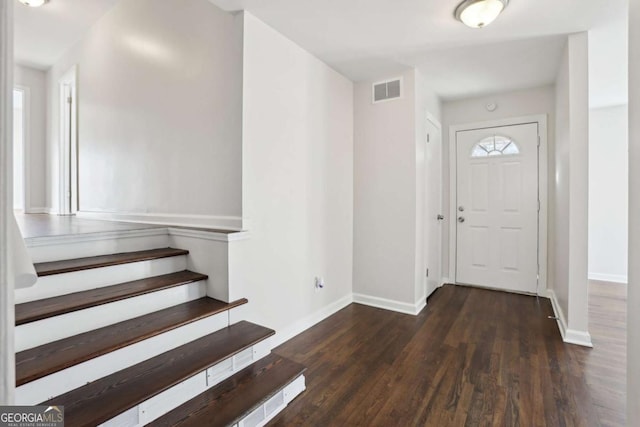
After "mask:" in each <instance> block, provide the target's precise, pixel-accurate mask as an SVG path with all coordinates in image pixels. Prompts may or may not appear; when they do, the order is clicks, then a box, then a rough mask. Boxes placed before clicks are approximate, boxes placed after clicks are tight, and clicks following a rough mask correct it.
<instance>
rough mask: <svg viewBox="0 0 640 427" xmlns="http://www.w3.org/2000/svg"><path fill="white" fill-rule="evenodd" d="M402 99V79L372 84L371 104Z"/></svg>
mask: <svg viewBox="0 0 640 427" xmlns="http://www.w3.org/2000/svg"><path fill="white" fill-rule="evenodd" d="M401 97H402V79H401V78H398V79H393V80H387V81H384V82H378V83H374V84H373V103H374V104H375V103H377V102H382V101H390V100H392V99H398V98H401Z"/></svg>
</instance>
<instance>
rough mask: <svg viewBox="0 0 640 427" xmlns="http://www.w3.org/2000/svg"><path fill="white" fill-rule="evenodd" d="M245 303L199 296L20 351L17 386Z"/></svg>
mask: <svg viewBox="0 0 640 427" xmlns="http://www.w3.org/2000/svg"><path fill="white" fill-rule="evenodd" d="M246 302H247V300H246V299H241V300H238V301H234V302H231V303H225V302H222V301H218V300H215V299H213V298H200V299H198V300H195V301H190V302H187V303H184V304H179V305H176V306H173V307H169V308H166V309H164V310H160V311H156V312H154V313H150V314H147V315H144V316H140V317H136V318H134V319H131V320H126V321H124V322H120V323H116V324H114V325H109V326H106V327H104V328H100V329H96V330H93V331H89V332H85V333H83V334H79V335H75V336H72V337H69V338H65V339H62V340H59V341H54V342H51V343H48V344H44V345H41V346H39V347H35V348H32V349H29V350H25V351H21V352H19V353H17V354H16V386H20V385H23V384H26V383H28V382H30V381H34V380H36V379H38V378H42V377H44V376H46V375H49V374H52V373H54V372H58V371H61V370H63V369H66V368H68V367H70V366H74V365H77V364H79V363H82V362H85V361H87V360H90V359H93V358H95V357H99V356H102V355H104V354H107V353H109V352H112V351H115V350H118V349H120V348H123V347H126V346H128V345H131V344H134V343H137V342H140V341H143V340H145V339H147V338H151V337H153V336H156V335H159V334H162V333H164V332H167V331H170V330H172V329H175V328H178V327H180V326H183V325H186V324H188V323H191V322H195V321H197V320H200V319H203V318H205V317H208V316H213V315H215V314H217V313H221V312H223V311H226V310H230V309H232V308H234V307H237V306H239V305H241V304H245V303H246Z"/></svg>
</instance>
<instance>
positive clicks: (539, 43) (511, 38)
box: [210, 0, 628, 99]
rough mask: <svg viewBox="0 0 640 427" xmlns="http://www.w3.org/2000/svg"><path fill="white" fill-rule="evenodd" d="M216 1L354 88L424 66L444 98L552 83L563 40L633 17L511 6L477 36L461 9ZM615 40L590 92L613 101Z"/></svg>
mask: <svg viewBox="0 0 640 427" xmlns="http://www.w3.org/2000/svg"><path fill="white" fill-rule="evenodd" d="M210 1H211V2H212V3H214V4H216V5H217V6H219V7H221V8H222V9H224V10H227V11H237V10H241V9H245V10H248V11H249V12H251V13H252V14H254V15H255V16H257V17H258V18H260V19H261V20H262V21H264V22H266V23H267V24H269V25H271V26H272V27H274V28H275V29H276V30H278V31H280V32H281V33H283V34H284V35H285V36H287V37H289V38H290V39H291V40H293V41H295V42H296V43H298V44H299V45H300V46H302V47H303V48H305V49H306V50H308V51H310V52H311V53H313V54H315V55H316V56H318V57H319V58H320V59H322V60H324V61H325V62H327V63H328V64H329V65H331V66H332V67H333V68H335V69H336V70H338V71H339V72H341V73H343V74H344V75H346V76H348V77H349V78H351V79H352V80H355V81H361V80H372V79H377V78H380V77H382V76H385V75H388V74H392V73H395V72H398V71H399V70H402V69H405V68H406V67H407V66H417V67H419V68H420V70H422V71H423V72H424V73H426V74H428V75H429V77H430V78H431V79H432V82H433V86H434V88H435V89H436V91H437V92H438V93H439V94H440V95H441V96H442V97H443V98H444V99H455V98H459V97H462V96H468V95H470V94H482V93H488V92H492V91H493V92H495V91H504V90H510V89H518V88H526V87H533V86H537V85H543V84H550V83H553V81H554V80H555V73H556V71H557V68H558V63H559V59H560V57H561V55H560V53H561V51H562V48H563V43H564V42H563V38H561V37H559V36H558V35H566V34H570V33H573V32H579V31H585V30H589V29H591V28H594V27H598V28H601V27H602V28H609V30H610V31H609V32H612V31H611V29H614V30H615V29H619V28H620V26H621V25H622V24H623V23H624V21H625V19H626V10H627V8H628V0H511V2H510V4H509V6H508V7H507V9H506V10H505V11H504V13H503V14H502V15H501V16H500V17H499V18H498V20H497V21H495V23H493V24H492V25H491V26H489V27H487V28H484V29H481V30H476V29H470V28H467V27H465V26H464V25H462V24H461V23H460V22H458V21H456V20H455V19H454V18H453V11H454V10H455V8H456V6H457V4H458V3H459V2H460V0H269V1H265V0H210ZM617 33H618V34H617V36H618V37H615V35H613V34H610V35H609V36H603V37H602V39H603V40H604V41H603V42H601V45H603V46H605V45H607V44H610V43H615V44H616V48H614V49H606V48H605V49H600V51H598V50H597V49H596V51H594V53H597V55H595V56H594V57H596V56H597V58H596V60H597V61H599V60H600V59H599V56H600V55H602V54H606V55H608V56H607V59H606V63H607V65H604V64H602V67H601V68H603V70H602V71H601V72H597V73H595V74H594V76H593V77H594V79H593V80H592V81H593V82H594V84H593V86H594V87H596V88H600V89H601V90H600V91H601V92H610V94H609V95H604V94H602V95H598V96H597V97H596V98H612V99H613V98H620V96H621V93H622V92H626V86H625V87H624V88H623V87H622V86H624V85H623V84H621V83H620V82H621V79H620V74H621V73H620V68H621V67H623V66H626V51H625V48H624V47H623V46H622V45H621V44H620V43H621V42H620V40H619V39H620V37H619V36H620V31H619V30H618V31H617ZM623 64H625V65H623ZM599 79H603V81H604V80H606V81H608V82H609V84H606V85H603V83H602V82H600V81H599ZM611 82H618V84H614V83H611ZM603 88H604V89H603ZM596 91H597V90H596ZM614 93H616V94H614Z"/></svg>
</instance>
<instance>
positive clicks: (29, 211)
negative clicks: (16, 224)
mask: <svg viewBox="0 0 640 427" xmlns="http://www.w3.org/2000/svg"><path fill="white" fill-rule="evenodd" d="M51 210H52V209H51V208H28V209H27V210H26V211H25V212H24V213H27V214H49V213H51Z"/></svg>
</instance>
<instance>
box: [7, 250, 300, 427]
mask: <svg viewBox="0 0 640 427" xmlns="http://www.w3.org/2000/svg"><path fill="white" fill-rule="evenodd" d="M189 256H190V254H189V251H187V250H180V249H174V248H153V249H145V250H137V251H130V252H123V253H118V254H104V255H97V256H91V257H84V258H75V259H61V260H59V261H47V262H40V263H37V264H35V267H36V271H37V273H38V282H37V283H36V285H35V286H34V287H33V288H27V289H19V290H16V307H15V309H16V352H17V353H16V387H17V388H16V404H19V405H36V404H42V405H56V406H64V409H65V422H66V425H67V426H72V427H75V426H97V425H104V426H127V427H128V426H142V425H166V426H173V425H181V426H183V425H184V426H187V425H193V426H229V425H234V426H235V425H237V426H262V425H264V424H266V423H267V422H268V421H269V420H270V419H271V418H273V416H275V415H276V414H277V413H278V412H280V411H281V410H282V409H283V408H284V407H286V405H287V404H288V403H289V402H290V401H291V400H292V399H293V398H295V397H296V396H297V395H298V394H300V393H301V392H302V391H303V390H304V389H305V383H304V375H303V373H304V370H305V368H304V367H303V366H301V365H299V364H297V363H294V362H292V361H289V360H286V359H284V358H282V357H279V356H277V355H274V354H271V347H270V344H269V337H271V336H272V335H273V334H274V333H275V332H274V331H273V330H271V329H268V328H265V327H263V326H259V325H256V324H253V323H250V322H247V321H239V322H237V323H234V324H231V323H230V319H231V315H230V311H231V310H233V309H234V308H236V307H239V306H242V305H244V304H247V302H248V301H247V300H246V299H238V300H236V301H231V302H224V301H219V300H217V299H214V298H211V297H209V296H208V295H207V290H208V287H207V281H208V276H207V275H204V274H199V273H197V272H193V271H190V270H188V269H187V264H188V262H187V260H188V257H189ZM61 258H64V254H63V253H61Z"/></svg>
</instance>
